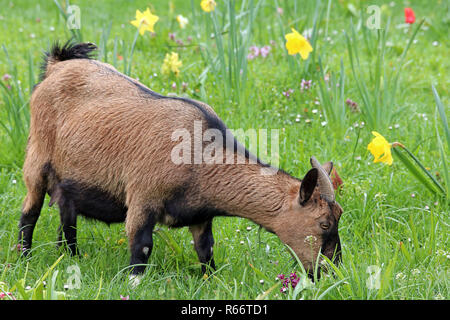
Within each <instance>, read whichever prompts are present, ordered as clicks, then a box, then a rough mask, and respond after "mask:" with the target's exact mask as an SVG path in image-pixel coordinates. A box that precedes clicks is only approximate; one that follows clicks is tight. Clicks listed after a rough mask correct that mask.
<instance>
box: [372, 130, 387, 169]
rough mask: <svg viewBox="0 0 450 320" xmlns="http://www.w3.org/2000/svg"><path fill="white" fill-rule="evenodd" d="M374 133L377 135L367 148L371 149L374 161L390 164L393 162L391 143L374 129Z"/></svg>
mask: <svg viewBox="0 0 450 320" xmlns="http://www.w3.org/2000/svg"><path fill="white" fill-rule="evenodd" d="M372 134H373V135H374V136H375V138H373V140H372V141H371V142H370V143H369V145H368V146H367V150H369V151H370V152H371V153H372V155H373V156H374V158H375V159H374V160H373V162H374V163H377V162H383V163H386V164H388V165H391V164H392V160H393V159H392V154H391V144H390V143H389V142H388V141H387V140H386V139H385V138H384V137H383V136H382V135H381V134H379V133H378V132H376V131H372Z"/></svg>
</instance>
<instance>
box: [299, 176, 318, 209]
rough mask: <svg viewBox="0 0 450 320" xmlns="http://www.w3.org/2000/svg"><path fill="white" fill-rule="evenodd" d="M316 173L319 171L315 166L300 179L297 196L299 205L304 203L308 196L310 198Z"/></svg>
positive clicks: (315, 181) (315, 183) (314, 186)
mask: <svg viewBox="0 0 450 320" xmlns="http://www.w3.org/2000/svg"><path fill="white" fill-rule="evenodd" d="M318 175H319V171H318V170H317V169H316V168H312V169H311V170H309V171H308V172H307V173H306V175H305V177H304V178H303V180H302V184H301V185H300V193H299V197H298V202H299V203H300V205H302V206H303V205H305V204H306V202H308V200H309V198H311V196H312V194H313V192H314V189H315V188H316V185H317V177H318Z"/></svg>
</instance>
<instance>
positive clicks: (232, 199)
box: [204, 164, 300, 231]
mask: <svg viewBox="0 0 450 320" xmlns="http://www.w3.org/2000/svg"><path fill="white" fill-rule="evenodd" d="M261 170H264V168H263V167H262V166H261V165H248V164H245V165H244V164H242V165H222V166H221V168H220V169H219V168H211V170H208V171H209V174H207V175H206V177H205V178H206V179H205V180H204V181H205V182H206V185H207V189H206V190H208V193H209V196H208V198H209V199H211V200H212V202H213V204H214V206H215V207H216V208H218V209H220V210H222V211H224V212H226V213H228V214H229V215H233V216H239V217H243V218H247V219H250V220H252V221H253V222H255V223H257V224H259V225H261V226H263V227H264V228H266V229H267V230H269V231H273V229H274V225H275V224H276V221H275V220H276V219H277V217H279V215H280V214H281V213H282V212H285V211H286V210H288V209H289V207H290V206H291V205H292V201H293V200H294V198H295V196H296V195H297V194H298V190H299V188H300V181H299V180H297V179H296V178H293V177H291V176H290V175H288V174H287V173H284V172H281V171H277V172H276V173H275V174H269V175H267V174H262V172H264V171H261Z"/></svg>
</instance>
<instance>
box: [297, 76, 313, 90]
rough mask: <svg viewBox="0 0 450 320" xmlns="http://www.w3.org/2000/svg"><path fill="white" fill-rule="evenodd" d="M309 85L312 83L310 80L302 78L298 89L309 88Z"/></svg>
mask: <svg viewBox="0 0 450 320" xmlns="http://www.w3.org/2000/svg"><path fill="white" fill-rule="evenodd" d="M311 85H312V80H305V79H302V82H301V83H300V90H301V91H302V92H303V91H305V90H309V88H311Z"/></svg>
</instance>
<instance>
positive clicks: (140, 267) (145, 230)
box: [130, 213, 156, 275]
mask: <svg viewBox="0 0 450 320" xmlns="http://www.w3.org/2000/svg"><path fill="white" fill-rule="evenodd" d="M155 224H156V221H155V218H154V215H153V214H151V213H150V214H149V215H148V218H147V222H146V223H145V224H144V225H143V226H142V227H141V229H140V230H139V231H138V232H137V233H136V235H135V236H134V239H130V241H131V258H130V266H131V267H132V270H131V274H132V275H139V274H142V273H143V272H144V271H145V265H144V264H147V261H148V258H149V257H150V255H151V253H152V249H153V228H154V227H155Z"/></svg>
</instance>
